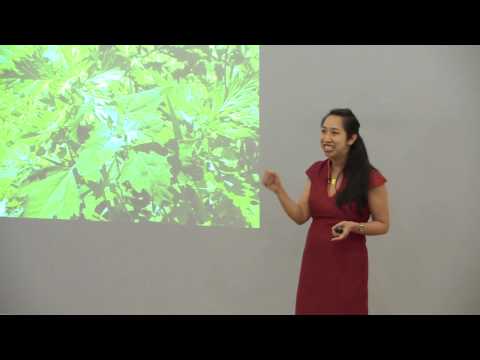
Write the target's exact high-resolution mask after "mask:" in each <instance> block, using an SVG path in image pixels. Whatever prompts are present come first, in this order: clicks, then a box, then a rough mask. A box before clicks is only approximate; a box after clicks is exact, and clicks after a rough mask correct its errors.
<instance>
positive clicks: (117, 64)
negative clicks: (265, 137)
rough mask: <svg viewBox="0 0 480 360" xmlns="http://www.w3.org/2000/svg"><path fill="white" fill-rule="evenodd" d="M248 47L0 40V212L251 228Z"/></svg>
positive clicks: (253, 52) (254, 113) (253, 139)
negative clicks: (26, 43) (30, 43)
mask: <svg viewBox="0 0 480 360" xmlns="http://www.w3.org/2000/svg"><path fill="white" fill-rule="evenodd" d="M258 88H259V48H258V46H243V45H242V46H154V45H124V46H0V93H1V99H0V127H1V140H0V216H9V217H29V218H42V219H85V220H94V221H113V220H124V221H134V222H140V221H156V222H163V223H175V224H194V225H201V226H221V225H230V226H241V227H250V228H258V227H259V224H260V205H259V199H258V184H259V177H258V175H257V166H258V140H259V139H258V130H259V98H258Z"/></svg>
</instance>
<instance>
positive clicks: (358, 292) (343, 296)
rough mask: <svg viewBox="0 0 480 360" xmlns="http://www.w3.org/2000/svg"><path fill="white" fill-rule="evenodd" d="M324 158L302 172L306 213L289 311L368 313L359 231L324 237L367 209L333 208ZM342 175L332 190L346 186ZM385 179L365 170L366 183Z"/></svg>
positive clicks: (357, 219) (361, 219) (357, 218)
mask: <svg viewBox="0 0 480 360" xmlns="http://www.w3.org/2000/svg"><path fill="white" fill-rule="evenodd" d="M327 161H329V160H328V159H327V160H323V161H317V162H316V163H314V164H313V165H312V166H310V168H309V169H308V170H307V171H306V174H307V175H308V177H309V178H310V181H311V188H310V198H309V206H310V214H311V216H312V223H311V224H310V228H309V229H308V235H307V240H306V244H305V249H304V252H303V258H302V266H301V270H300V278H299V283H298V290H297V301H296V306H295V314H297V315H304V314H368V253H367V247H366V239H365V235H361V234H356V233H352V232H351V233H350V234H349V235H348V236H347V237H346V238H345V239H343V240H339V241H330V240H331V238H332V233H331V228H332V226H333V225H335V224H337V223H339V222H341V221H355V222H363V223H365V222H367V221H368V220H369V218H370V211H369V209H368V208H367V209H363V210H360V209H358V207H357V206H356V204H354V205H353V206H351V207H349V206H344V207H342V208H341V209H338V208H337V206H336V204H335V195H334V196H333V197H329V196H328V192H327V186H328V184H327V178H328V163H327ZM346 181H347V179H346V178H344V179H343V181H342V184H341V186H340V188H339V189H338V190H337V193H338V192H340V191H341V190H342V189H343V188H344V187H345V185H346ZM385 182H386V179H385V177H383V176H382V174H381V173H380V172H379V171H378V170H372V171H371V173H370V184H369V186H370V188H373V187H377V186H380V185H382V184H383V183H385Z"/></svg>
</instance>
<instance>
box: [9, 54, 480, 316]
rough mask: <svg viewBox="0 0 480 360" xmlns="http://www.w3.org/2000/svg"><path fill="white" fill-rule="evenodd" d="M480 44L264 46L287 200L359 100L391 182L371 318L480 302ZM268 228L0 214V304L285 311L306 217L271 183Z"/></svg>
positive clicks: (272, 151) (455, 309) (375, 245)
mask: <svg viewBox="0 0 480 360" xmlns="http://www.w3.org/2000/svg"><path fill="white" fill-rule="evenodd" d="M478 64H480V48H479V47H478V46H264V47H262V49H261V90H260V91H261V94H260V95H261V96H260V99H261V100H260V101H261V112H260V115H261V127H262V129H261V148H262V169H265V168H271V169H274V170H276V171H278V172H279V173H280V174H281V176H282V179H283V182H284V184H285V186H286V188H287V190H288V191H289V193H290V194H291V196H292V197H294V198H297V197H298V196H299V195H300V193H301V191H302V189H303V185H304V182H305V178H306V176H305V174H304V171H305V169H306V168H307V167H308V166H309V165H310V164H311V163H312V162H314V161H316V160H320V159H322V158H323V154H322V153H321V151H320V148H319V128H320V118H321V116H323V115H324V114H325V113H326V112H327V111H328V110H329V109H331V108H333V107H344V106H345V107H347V106H348V107H350V108H351V109H352V110H353V111H354V112H355V113H356V115H357V116H358V118H359V120H360V123H361V125H362V126H361V134H362V136H363V137H364V139H365V142H366V145H367V148H368V151H369V155H370V159H371V161H372V163H373V164H374V165H375V166H376V167H378V168H379V169H380V170H381V171H382V172H383V174H384V175H385V176H386V177H387V179H388V183H387V186H388V189H389V193H390V203H391V205H390V208H391V229H390V232H389V233H388V234H386V235H383V236H372V237H368V241H367V246H368V249H369V256H370V280H369V282H370V287H369V288H370V312H371V313H372V314H470V313H474V314H479V313H480V281H478V277H479V275H480V262H479V261H477V258H478V256H479V255H480V241H479V236H478V235H477V233H478V230H477V229H478V226H479V225H478V224H479V223H480V222H479V220H480V215H479V214H480V202H479V200H480V199H479V197H480V196H479V192H478V191H477V189H476V188H475V187H474V184H475V183H478V178H479V176H480V161H479V160H477V159H478V158H479V156H480V153H479V150H480V145H479V144H478V143H477V141H476V140H477V136H478V134H480V125H479V120H478V114H479V113H480V101H479V100H480V70H479V67H478ZM261 197H262V228H261V229H260V230H238V229H229V228H222V229H204V228H200V229H197V228H191V227H190V228H178V227H173V226H168V227H167V226H162V225H159V224H141V225H140V224H126V223H115V224H113V223H110V224H109V223H106V224H102V223H74V222H73V223H72V222H47V221H31V220H13V219H0V313H8V314H14V313H15V314H31V313H37V314H38V313H41V314H87V313H88V314H292V313H293V311H294V304H295V292H296V287H297V280H298V272H299V269H300V262H301V256H302V252H303V246H304V244H305V236H306V232H307V229H308V224H309V223H307V224H305V225H303V226H298V225H296V224H295V223H293V222H292V221H290V220H289V219H288V218H287V216H286V215H285V214H284V213H283V212H282V209H281V207H280V205H279V204H278V202H277V201H276V199H275V197H274V196H273V195H272V194H271V193H270V192H268V191H265V190H262V193H261Z"/></svg>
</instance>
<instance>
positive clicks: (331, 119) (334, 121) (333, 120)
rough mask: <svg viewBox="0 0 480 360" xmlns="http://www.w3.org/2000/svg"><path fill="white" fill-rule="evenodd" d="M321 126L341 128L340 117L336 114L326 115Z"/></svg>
mask: <svg viewBox="0 0 480 360" xmlns="http://www.w3.org/2000/svg"><path fill="white" fill-rule="evenodd" d="M322 127H323V128H327V129H328V128H332V129H334V128H335V129H343V123H342V118H341V117H340V116H336V115H330V116H328V117H327V118H326V119H325V121H324V122H323V126H322Z"/></svg>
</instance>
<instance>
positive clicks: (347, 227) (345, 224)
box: [330, 221, 358, 241]
mask: <svg viewBox="0 0 480 360" xmlns="http://www.w3.org/2000/svg"><path fill="white" fill-rule="evenodd" d="M356 226H358V224H357V223H356V222H354V221H342V222H339V223H338V224H335V225H333V226H332V229H331V230H332V235H333V238H332V239H331V240H330V241H338V240H343V239H345V238H346V237H347V236H348V234H350V232H351V231H352V230H353V229H354V228H355V227H356ZM336 227H341V228H342V229H343V232H342V233H341V234H338V233H336V232H335V228H336Z"/></svg>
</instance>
